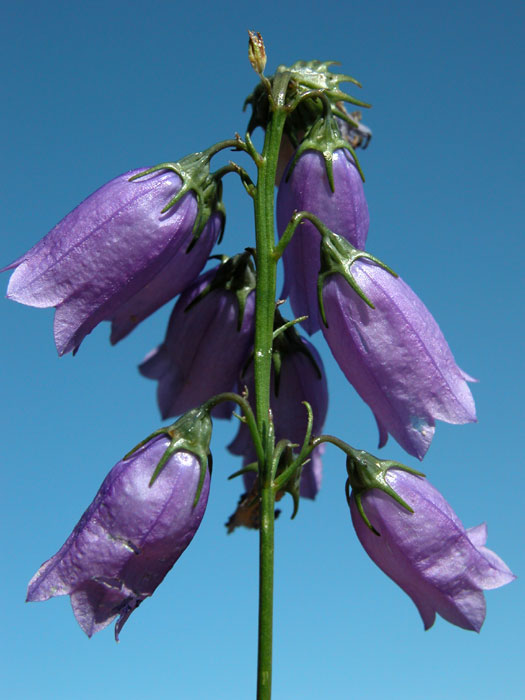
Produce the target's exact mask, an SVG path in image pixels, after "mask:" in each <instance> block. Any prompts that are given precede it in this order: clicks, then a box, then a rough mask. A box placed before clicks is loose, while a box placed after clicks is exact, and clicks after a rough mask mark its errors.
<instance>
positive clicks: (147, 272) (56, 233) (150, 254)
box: [4, 170, 223, 355]
mask: <svg viewBox="0 0 525 700" xmlns="http://www.w3.org/2000/svg"><path fill="white" fill-rule="evenodd" d="M140 172H143V170H132V171H130V172H127V173H124V174H123V175H120V176H119V177H117V178H115V179H114V180H111V181H110V182H108V183H107V184H105V185H104V186H103V187H101V188H100V189H99V190H97V191H96V192H94V193H93V194H92V195H90V196H89V197H88V198H87V199H85V200H84V201H83V202H82V203H81V204H79V206H78V207H77V208H76V209H74V210H73V211H72V212H71V213H70V214H68V215H67V216H66V217H65V218H64V219H62V221H61V222H60V223H58V224H57V225H56V226H55V228H53V229H52V230H51V231H50V232H49V233H48V234H47V236H45V238H43V239H42V240H41V241H39V242H38V243H37V244H36V245H35V246H33V248H31V249H30V250H29V251H28V252H27V253H25V255H22V256H21V257H20V258H18V259H17V260H15V261H14V262H13V263H11V265H9V266H8V267H6V268H4V269H5V270H9V269H13V268H16V269H15V271H14V272H13V274H12V275H11V279H10V281H9V286H8V289H7V296H8V298H9V299H13V300H14V301H18V302H20V303H22V304H27V305H29V306H36V307H40V308H46V307H50V306H54V307H56V312H55V322H54V334H55V343H56V347H57V350H58V353H59V355H63V354H65V353H67V352H70V351H72V350H73V351H76V350H77V349H78V347H79V345H80V343H81V342H82V340H83V339H84V338H85V337H86V335H88V333H90V332H91V331H92V330H93V328H95V326H96V325H97V324H98V323H100V322H101V321H105V320H109V321H113V323H114V325H113V331H112V337H111V340H112V342H117V341H118V340H120V339H121V338H123V337H124V336H125V335H127V333H129V332H130V330H132V328H133V327H134V326H135V325H136V323H138V322H139V321H141V320H142V319H144V318H146V316H148V315H149V314H151V313H152V312H153V311H155V310H156V309H157V308H158V307H159V306H161V305H162V304H164V303H165V302H166V301H168V299H169V298H172V297H173V296H174V295H175V294H178V293H179V292H181V291H182V290H183V289H184V288H185V287H186V286H187V285H188V284H189V283H190V282H191V281H192V280H193V279H194V278H195V276H196V275H197V274H198V273H199V271H200V270H201V269H202V267H203V266H204V264H205V262H206V259H207V257H208V255H209V253H210V250H211V248H212V246H213V244H214V243H215V241H216V240H217V237H218V235H219V233H220V231H221V229H222V224H223V220H222V215H219V214H214V215H213V216H212V217H211V218H210V219H209V221H208V223H207V225H206V227H205V229H204V230H203V231H202V233H201V235H200V237H199V240H198V241H197V242H196V243H195V246H194V248H193V249H192V251H191V252H189V253H187V249H188V246H189V245H190V243H191V242H192V230H193V227H194V224H195V221H196V217H197V213H198V206H197V198H196V196H195V194H194V193H193V192H188V193H186V194H185V195H184V196H183V197H182V198H181V199H180V200H179V201H178V202H177V203H176V204H174V205H173V206H172V207H170V208H169V209H168V210H167V211H166V212H165V213H162V210H163V209H164V207H166V205H168V204H169V202H170V201H171V200H172V199H173V197H175V195H176V194H177V193H178V192H179V190H180V188H181V179H180V177H179V176H178V175H177V174H176V173H174V172H172V171H171V170H161V171H157V172H153V173H151V174H149V175H145V176H143V177H141V178H139V179H137V180H134V181H132V182H130V181H129V180H130V178H131V177H132V176H134V175H137V174H138V173H140Z"/></svg>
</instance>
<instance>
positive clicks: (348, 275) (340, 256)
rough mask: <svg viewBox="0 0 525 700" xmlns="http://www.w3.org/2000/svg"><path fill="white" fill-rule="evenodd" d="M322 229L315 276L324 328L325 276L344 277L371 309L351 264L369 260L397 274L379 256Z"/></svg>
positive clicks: (392, 273) (371, 304) (395, 275)
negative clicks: (336, 275) (319, 259)
mask: <svg viewBox="0 0 525 700" xmlns="http://www.w3.org/2000/svg"><path fill="white" fill-rule="evenodd" d="M323 229H324V230H323V232H322V239H321V270H320V272H319V276H318V277H317V301H318V304H319V310H320V313H321V318H322V320H323V323H324V325H325V326H326V328H328V322H327V320H326V313H325V308H324V302H323V286H324V282H325V280H326V278H327V277H329V276H330V275H334V274H339V275H341V276H342V277H344V279H345V280H346V281H347V282H348V284H349V285H350V286H351V287H352V289H353V290H354V292H355V293H356V294H358V295H359V296H360V297H361V299H362V300H363V301H364V302H365V303H366V304H368V306H369V307H370V308H371V309H373V308H375V307H374V305H373V303H372V302H371V301H370V299H369V298H368V297H367V296H366V294H365V293H364V292H363V290H362V289H361V287H360V286H359V285H358V284H357V282H356V281H355V279H354V277H353V275H352V272H351V267H352V265H353V264H354V263H355V261H356V260H359V259H360V258H361V259H364V260H370V262H373V263H375V264H376V265H379V267H382V268H383V270H386V271H387V272H389V273H390V274H391V275H392V276H393V277H397V274H396V273H395V272H394V271H393V270H392V269H391V268H390V267H388V265H385V263H384V262H381V260H379V258H376V257H375V256H374V255H371V254H370V253H367V252H365V251H364V250H358V249H357V248H354V246H353V245H352V244H351V243H349V242H348V241H347V240H346V238H343V237H342V236H338V235H337V234H336V233H333V232H332V231H329V230H328V229H326V227H323Z"/></svg>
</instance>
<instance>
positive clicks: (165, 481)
mask: <svg viewBox="0 0 525 700" xmlns="http://www.w3.org/2000/svg"><path fill="white" fill-rule="evenodd" d="M169 444H170V440H169V439H168V438H167V437H157V438H154V439H152V440H151V441H150V442H148V443H147V444H146V445H145V446H144V447H142V448H141V449H139V450H138V451H137V452H135V453H134V454H132V455H131V456H130V457H128V458H127V459H123V460H122V461H120V462H118V464H116V465H115V466H114V467H113V469H112V470H111V471H110V472H109V474H108V475H107V477H106V478H105V479H104V482H103V483H102V486H101V487H100V490H99V492H98V493H97V495H96V496H95V499H94V501H93V503H92V504H91V505H90V506H89V508H88V509H87V510H86V512H85V513H84V515H83V516H82V518H81V519H80V521H79V523H78V524H77V526H76V527H75V529H74V530H73V532H72V534H71V535H70V536H69V537H68V539H67V540H66V542H65V544H64V545H63V547H62V548H61V549H60V550H59V551H58V552H57V554H55V556H54V557H52V558H51V559H49V560H48V561H46V562H45V564H43V565H42V566H41V567H40V569H39V570H38V571H37V573H36V574H35V576H33V578H32V579H31V581H30V583H29V588H28V592H27V600H28V601H41V600H48V599H49V598H52V597H53V596H60V595H69V596H70V597H71V605H72V607H73V613H74V615H75V617H76V619H77V621H78V623H79V625H80V626H81V627H82V629H83V630H84V632H85V633H86V634H87V635H88V637H91V635H92V634H94V633H95V632H98V631H99V630H101V629H103V628H104V627H106V626H107V625H109V624H110V622H111V621H112V620H114V619H115V618H116V617H117V616H118V621H117V624H116V626H115V637H116V639H117V641H118V635H119V632H120V630H121V629H122V626H123V625H124V623H125V622H126V620H127V619H128V617H129V616H130V615H131V613H132V612H133V610H135V608H136V607H137V606H138V605H140V603H142V601H143V600H144V599H145V598H147V597H148V596H151V595H152V594H153V592H154V591H155V589H156V588H157V586H158V585H159V584H160V583H161V581H162V580H163V579H164V577H165V576H166V574H167V573H168V571H169V570H170V569H171V567H172V566H173V565H174V564H175V562H176V561H177V559H178V558H179V557H180V556H181V554H182V553H183V552H184V550H185V549H186V547H187V546H188V545H189V543H190V542H191V540H192V539H193V537H194V535H195V533H196V531H197V528H198V527H199V525H200V522H201V520H202V516H203V515H204V510H205V508H206V503H207V501H208V493H209V486H210V477H209V472H208V470H207V469H206V474H205V478H204V482H203V485H202V490H201V493H200V495H199V499H198V502H197V503H196V504H195V503H194V501H195V498H196V495H197V489H198V485H199V480H200V476H201V473H200V469H201V467H200V463H199V460H198V458H197V457H196V456H195V455H194V454H191V453H190V452H184V451H180V452H176V453H174V454H172V455H171V456H170V458H169V459H168V461H167V463H166V464H165V466H164V468H163V469H162V471H161V472H160V474H159V475H158V477H157V478H156V480H155V481H154V483H153V484H152V485H151V486H150V485H149V484H150V479H151V477H152V474H153V472H154V470H155V467H156V466H157V464H158V462H159V461H160V459H161V458H162V456H163V455H164V453H165V451H166V449H167V447H168V446H169Z"/></svg>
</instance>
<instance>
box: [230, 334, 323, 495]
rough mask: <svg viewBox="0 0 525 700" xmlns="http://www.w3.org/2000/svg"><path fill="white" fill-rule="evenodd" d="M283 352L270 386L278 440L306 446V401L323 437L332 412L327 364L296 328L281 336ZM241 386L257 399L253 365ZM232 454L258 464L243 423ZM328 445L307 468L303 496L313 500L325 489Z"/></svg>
mask: <svg viewBox="0 0 525 700" xmlns="http://www.w3.org/2000/svg"><path fill="white" fill-rule="evenodd" d="M276 352H277V353H279V362H278V370H277V371H276V366H275V363H274V366H273V369H272V376H271V387H270V407H271V409H272V415H273V420H274V425H275V440H276V442H278V441H279V440H282V439H288V440H291V441H292V442H293V443H296V444H298V445H299V446H302V444H303V440H304V437H305V433H306V427H307V413H306V409H305V407H304V405H303V403H302V402H303V401H307V402H308V403H309V404H310V406H311V408H312V411H313V426H312V433H313V434H314V435H319V434H320V433H321V432H322V430H323V425H324V422H325V419H326V413H327V410H328V388H327V383H326V377H325V373H324V367H323V362H322V360H321V357H320V356H319V353H318V352H317V350H316V349H315V348H314V346H313V345H312V344H311V343H309V342H308V341H307V340H305V339H304V338H301V337H300V336H299V335H298V334H297V333H296V332H295V330H294V329H293V328H289V329H288V330H287V331H285V332H284V333H282V334H281V335H280V336H277V338H276V340H275V342H274V353H276ZM276 376H277V380H276ZM239 385H240V387H245V386H246V387H247V389H248V397H249V398H250V399H253V397H254V396H255V380H254V368H253V363H251V364H250V365H249V367H248V369H247V370H246V372H245V374H244V375H243V376H242V377H241V379H240V381H239ZM228 449H229V451H230V452H231V453H232V454H235V455H241V456H242V457H243V465H244V466H246V465H247V464H250V463H251V462H255V461H257V458H256V454H255V450H254V447H253V443H252V441H251V437H250V432H249V430H248V428H247V426H246V425H245V424H244V423H241V424H240V426H239V430H238V432H237V435H236V436H235V438H234V440H233V441H232V442H231V444H230V445H229V446H228ZM323 452H324V445H319V446H318V447H316V448H315V450H314V451H313V452H312V453H311V455H310V461H309V462H308V463H307V464H306V465H305V466H304V467H303V470H302V474H301V484H300V495H301V496H302V497H303V498H310V499H313V498H315V496H316V495H317V492H318V491H319V489H320V488H321V479H322V470H323V466H322V459H321V457H322V454H323ZM253 478H254V477H253V475H252V474H249V473H248V474H246V475H245V486H246V488H247V489H249V488H250V487H251V485H252V483H253Z"/></svg>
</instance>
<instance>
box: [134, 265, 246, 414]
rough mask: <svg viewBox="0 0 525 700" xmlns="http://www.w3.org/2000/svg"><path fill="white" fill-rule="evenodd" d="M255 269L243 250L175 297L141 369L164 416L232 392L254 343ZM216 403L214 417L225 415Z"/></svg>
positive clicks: (222, 406) (227, 409)
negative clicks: (153, 384) (160, 339)
mask: <svg viewBox="0 0 525 700" xmlns="http://www.w3.org/2000/svg"><path fill="white" fill-rule="evenodd" d="M254 289H255V272H254V270H253V265H252V263H251V261H250V259H249V255H248V254H242V255H239V256H235V257H234V258H230V259H229V260H227V261H226V262H225V263H223V265H221V266H219V267H216V268H214V269H213V270H210V271H209V272H206V273H204V274H203V275H201V276H200V277H199V278H198V279H197V280H196V282H195V283H194V284H193V285H192V286H191V287H189V288H188V289H187V290H186V291H185V292H184V293H183V294H182V295H181V297H180V299H179V300H178V301H177V303H176V305H175V308H174V309H173V312H172V314H171V318H170V320H169V324H168V329H167V331H166V338H165V340H164V342H163V343H162V345H160V346H159V347H157V348H156V349H155V350H153V351H151V352H150V353H149V354H148V355H147V356H146V358H145V360H144V361H143V362H142V364H141V365H140V367H139V369H140V372H141V373H142V374H143V375H144V376H145V377H148V378H149V379H156V380H158V383H159V384H158V389H157V401H158V405H159V408H160V412H161V414H162V417H163V418H167V417H169V416H176V415H179V414H180V413H184V412H185V411H187V410H189V409H191V408H195V407H196V406H199V405H200V404H202V403H204V402H205V401H206V400H207V399H209V398H211V397H212V396H214V395H215V394H220V393H222V392H226V391H233V389H234V388H235V383H236V381H237V378H238V376H239V373H240V371H241V369H242V367H243V365H244V363H245V362H246V360H247V359H248V355H249V352H250V348H251V346H252V345H253V335H254V312H255V291H254ZM231 410H232V409H231V406H230V405H229V404H227V403H222V404H219V405H218V406H217V407H216V408H215V409H214V412H213V415H215V416H217V417H223V418H226V417H230V415H231Z"/></svg>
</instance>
